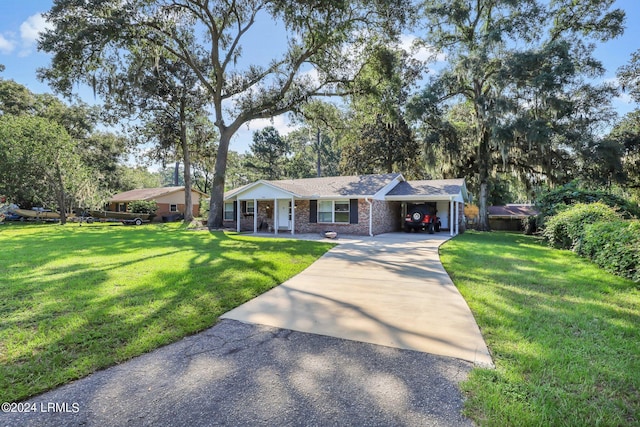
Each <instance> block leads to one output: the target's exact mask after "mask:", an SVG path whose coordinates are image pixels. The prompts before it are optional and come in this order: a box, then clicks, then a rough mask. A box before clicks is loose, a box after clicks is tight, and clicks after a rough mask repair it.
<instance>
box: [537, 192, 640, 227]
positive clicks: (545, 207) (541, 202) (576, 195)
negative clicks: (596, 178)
mask: <svg viewBox="0 0 640 427" xmlns="http://www.w3.org/2000/svg"><path fill="white" fill-rule="evenodd" d="M594 202H602V203H604V204H605V205H607V206H611V207H614V208H617V209H618V211H619V212H620V213H621V214H622V216H623V217H624V218H632V217H636V218H637V217H639V216H640V206H638V205H637V204H635V203H633V202H631V201H629V200H626V199H624V198H622V197H619V196H616V195H614V194H611V193H607V192H605V191H601V190H586V189H584V188H580V187H579V186H578V184H577V183H576V182H575V181H573V182H570V183H568V184H565V185H563V186H562V187H559V188H556V189H553V190H551V191H549V192H547V193H545V194H543V195H542V196H541V197H540V198H539V199H538V201H537V203H536V206H537V208H538V210H539V211H540V218H539V219H541V220H544V219H545V218H546V217H549V216H553V215H555V214H557V213H558V212H559V211H561V210H562V209H564V208H565V206H567V205H573V204H575V203H594ZM539 225H540V222H539Z"/></svg>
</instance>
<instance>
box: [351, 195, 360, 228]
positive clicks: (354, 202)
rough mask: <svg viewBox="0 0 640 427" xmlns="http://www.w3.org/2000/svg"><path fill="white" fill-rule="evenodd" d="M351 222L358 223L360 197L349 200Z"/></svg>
mask: <svg viewBox="0 0 640 427" xmlns="http://www.w3.org/2000/svg"><path fill="white" fill-rule="evenodd" d="M349 223H350V224H357V223H358V199H350V200H349Z"/></svg>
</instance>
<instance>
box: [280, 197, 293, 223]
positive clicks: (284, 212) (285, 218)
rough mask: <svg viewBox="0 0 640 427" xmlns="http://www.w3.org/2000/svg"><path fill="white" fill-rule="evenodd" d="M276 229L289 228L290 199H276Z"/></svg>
mask: <svg viewBox="0 0 640 427" xmlns="http://www.w3.org/2000/svg"><path fill="white" fill-rule="evenodd" d="M278 230H291V201H285V200H279V201H278Z"/></svg>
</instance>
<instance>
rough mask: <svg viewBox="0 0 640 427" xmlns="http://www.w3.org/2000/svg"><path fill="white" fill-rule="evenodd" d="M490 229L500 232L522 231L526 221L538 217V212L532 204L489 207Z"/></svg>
mask: <svg viewBox="0 0 640 427" xmlns="http://www.w3.org/2000/svg"><path fill="white" fill-rule="evenodd" d="M488 211H489V215H488V216H489V227H491V229H492V230H499V231H522V230H524V220H526V219H527V218H529V217H531V216H536V215H538V213H539V212H538V210H537V209H536V208H535V206H534V205H531V204H507V205H504V206H489V208H488Z"/></svg>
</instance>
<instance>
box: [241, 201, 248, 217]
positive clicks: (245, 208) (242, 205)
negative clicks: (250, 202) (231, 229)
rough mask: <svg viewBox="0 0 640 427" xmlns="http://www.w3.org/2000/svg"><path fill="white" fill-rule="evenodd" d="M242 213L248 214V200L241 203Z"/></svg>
mask: <svg viewBox="0 0 640 427" xmlns="http://www.w3.org/2000/svg"><path fill="white" fill-rule="evenodd" d="M240 212H242V213H243V214H245V213H247V201H246V200H241V201H240Z"/></svg>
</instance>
